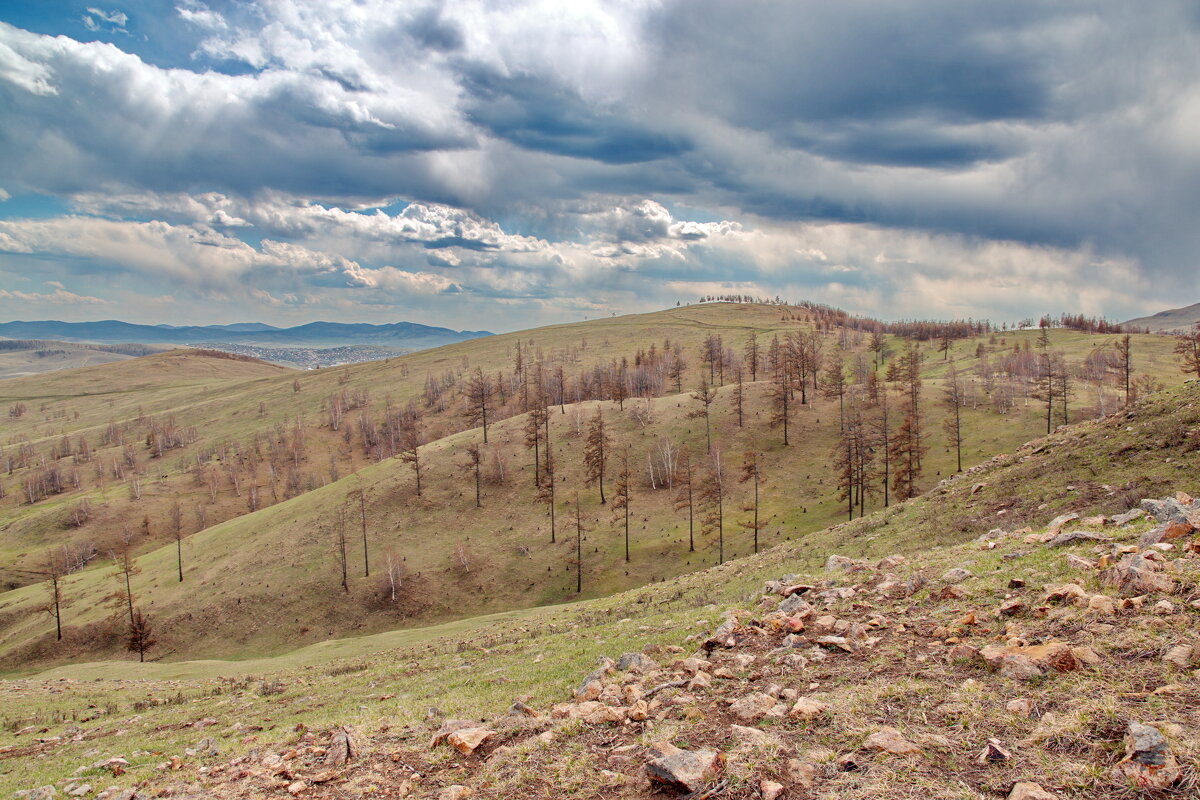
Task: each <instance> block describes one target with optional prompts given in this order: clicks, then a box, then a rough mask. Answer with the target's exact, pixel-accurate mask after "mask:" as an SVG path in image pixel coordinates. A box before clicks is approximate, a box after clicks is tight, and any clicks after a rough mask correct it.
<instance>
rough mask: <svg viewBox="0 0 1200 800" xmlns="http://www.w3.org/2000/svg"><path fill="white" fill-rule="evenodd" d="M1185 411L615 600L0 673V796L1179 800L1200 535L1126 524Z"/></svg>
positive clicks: (1179, 461)
mask: <svg viewBox="0 0 1200 800" xmlns="http://www.w3.org/2000/svg"><path fill="white" fill-rule="evenodd" d="M1198 409H1200V384H1196V383H1195V382H1190V383H1189V384H1187V385H1185V386H1183V387H1177V388H1173V389H1168V390H1166V391H1162V392H1158V393H1155V394H1152V395H1150V396H1149V397H1147V398H1146V399H1144V400H1142V401H1140V402H1138V403H1137V404H1135V405H1134V406H1133V407H1131V408H1130V409H1129V410H1128V411H1127V412H1123V413H1120V414H1115V415H1111V416H1109V417H1106V418H1104V419H1101V420H1094V421H1087V422H1082V423H1078V424H1075V425H1073V426H1070V427H1066V428H1063V429H1061V430H1059V431H1057V432H1056V433H1054V434H1053V435H1051V436H1048V437H1044V438H1040V439H1038V440H1036V441H1033V442H1030V443H1029V444H1028V445H1026V446H1023V447H1020V448H1018V449H1016V450H1015V451H1014V452H1012V453H1010V454H1007V455H1004V456H1001V457H998V458H995V459H991V460H989V462H988V463H987V464H986V465H983V466H981V467H980V468H978V469H973V470H971V471H970V472H969V474H964V475H962V476H956V477H955V478H952V479H950V480H947V481H945V482H943V483H940V484H939V485H937V486H936V487H935V488H934V489H933V490H932V491H931V492H929V493H928V494H926V495H924V496H922V497H919V498H915V499H913V500H910V501H907V502H905V503H902V504H898V505H896V506H893V507H891V508H889V509H886V510H880V511H877V512H874V513H872V514H869V515H867V516H866V517H864V518H862V519H859V520H855V521H854V522H851V523H848V524H839V525H836V526H833V527H830V528H828V529H825V530H822V531H819V532H814V533H812V534H810V535H809V536H806V537H804V538H802V539H798V540H795V541H791V542H783V543H781V544H778V545H776V546H774V547H772V548H770V549H768V550H765V551H764V552H762V553H760V554H758V555H751V556H745V557H742V558H739V559H737V560H735V561H731V562H729V563H726V564H724V565H721V566H714V567H709V568H706V569H704V570H703V571H700V572H696V573H692V574H689V575H684V576H680V577H677V578H672V579H668V580H666V581H663V582H660V583H654V584H651V585H648V586H645V587H641V588H637V589H633V590H630V591H627V592H623V593H619V594H615V595H612V596H609V597H605V598H600V599H595V600H588V601H584V602H579V603H573V604H570V605H565V606H554V607H548V608H535V609H528V610H526V611H521V612H510V613H506V614H499V615H492V616H487V617H480V618H476V619H470V620H463V621H460V622H455V623H452V624H447V625H442V626H437V627H431V628H423V629H414V630H401V631H395V632H389V633H383V634H378V635H375V636H365V637H358V638H353V639H343V640H339V641H334V642H327V643H323V644H319V645H314V646H311V647H308V648H303V649H300V650H296V651H294V652H290V653H288V654H287V655H284V656H281V657H279V658H274V659H263V658H259V659H255V660H250V661H244V662H236V661H235V662H219V661H195V662H182V663H153V664H137V663H134V664H130V663H128V662H127V661H118V662H100V663H92V664H81V665H74V666H67V667H63V668H59V669H56V670H53V671H50V672H46V673H43V674H40V675H36V676H32V677H30V678H28V679H24V680H19V681H8V682H3V683H0V692H2V693H3V697H4V700H5V702H4V712H3V721H4V722H5V723H6V725H5V727H4V728H3V729H0V785H3V786H4V787H5V788H6V789H9V790H16V789H31V788H34V787H38V786H42V785H47V784H52V785H57V786H58V787H60V788H62V789H64V790H68V791H69V790H71V789H73V788H76V787H79V786H82V785H84V784H87V785H88V786H90V787H93V791H95V789H94V787H96V786H98V785H100V786H113V787H116V788H115V789H114V791H113V793H112V795H110V796H116V794H117V792H118V791H120V790H121V789H122V788H123V787H135V788H136V789H137V791H138V792H139V793H140V792H143V791H153V792H165V793H170V794H172V795H181V796H191V795H194V796H201V795H202V796H205V797H215V798H234V797H247V796H252V795H262V796H295V795H303V796H306V797H315V798H333V797H346V796H356V795H358V794H364V795H365V794H382V795H384V796H398V797H415V798H449V797H466V796H470V797H472V798H482V799H483V800H499V798H505V797H512V796H517V795H519V796H522V797H532V798H572V799H575V798H578V799H579V800H583V798H593V797H598V796H605V797H615V798H628V799H629V800H632V799H633V798H650V797H660V796H673V794H672V793H674V794H683V793H686V792H687V791H689V790H690V788H696V787H689V789H675V790H672V789H671V788H669V787H662V786H661V785H658V786H656V784H655V783H653V782H651V780H649V778H650V777H651V776H654V775H659V776H662V775H663V774H664V772H663V770H664V769H666V768H667V767H670V766H672V765H674V766H675V767H676V771H675V772H674V773H671V772H670V770H668V774H680V775H683V774H686V773H683V772H679V770H678V767H679V766H680V765H681V764H685V763H689V760H690V761H697V760H704V759H707V761H704V763H706V764H709V767H707V768H706V769H705V770H704V771H703V772H701V771H699V770H698V771H697V772H696V773H695V775H696V780H697V781H698V784H697V786H698V787H699V790H702V791H709V792H713V793H715V795H714V796H725V797H730V798H738V799H739V800H749V799H750V798H760V797H764V796H772V795H771V793H775V795H774V796H779V795H778V793H779V792H781V791H782V792H786V794H784V795H783V796H784V797H799V798H835V797H836V798H853V799H854V800H867V798H876V797H907V796H915V793H917V792H919V793H920V795H921V796H924V797H929V798H946V799H947V800H949V798H960V797H970V798H980V800H982V798H989V797H1009V798H1025V799H1026V800H1038V799H1040V798H1114V797H1128V798H1135V797H1155V798H1157V797H1186V796H1191V795H1192V794H1193V793H1194V789H1195V786H1196V783H1195V781H1196V776H1197V774H1198V773H1197V768H1198V766H1200V735H1198V731H1200V716H1198V713H1200V712H1198V711H1197V709H1198V708H1200V705H1198V704H1197V702H1196V692H1197V685H1198V684H1197V675H1196V672H1195V668H1196V667H1197V666H1200V647H1197V646H1196V645H1197V644H1200V643H1198V642H1197V640H1196V639H1195V630H1196V624H1197V620H1198V619H1200V618H1198V616H1197V615H1198V614H1200V607H1198V606H1200V604H1198V603H1197V602H1196V601H1195V592H1196V587H1197V586H1198V585H1200V583H1198V582H1200V570H1198V569H1197V563H1198V562H1197V554H1198V553H1200V540H1197V538H1196V537H1197V534H1196V532H1195V530H1194V529H1192V530H1191V531H1190V532H1188V533H1182V534H1181V535H1180V536H1179V538H1176V539H1172V540H1171V541H1170V542H1169V543H1165V544H1164V545H1163V546H1161V547H1153V546H1149V545H1147V544H1146V542H1147V541H1148V540H1147V535H1148V534H1150V533H1151V532H1152V531H1154V530H1155V525H1156V524H1157V522H1158V520H1157V519H1152V518H1151V517H1150V515H1149V514H1147V513H1146V512H1145V511H1144V510H1143V509H1144V508H1148V509H1151V510H1152V512H1153V513H1155V514H1158V515H1160V516H1161V515H1162V513H1163V511H1162V509H1163V508H1165V507H1166V506H1167V502H1168V501H1169V502H1172V503H1176V502H1178V503H1181V504H1186V503H1190V502H1191V498H1190V497H1189V496H1188V495H1187V494H1186V493H1187V492H1191V493H1196V492H1197V490H1200V485H1198V484H1197V483H1196V479H1195V475H1194V471H1193V470H1192V469H1191V467H1190V464H1191V461H1192V456H1193V455H1194V453H1195V452H1196V450H1197V448H1200V439H1198V438H1197V431H1198V430H1200V427H1198V426H1200V411H1198ZM1176 492H1179V493H1180V494H1179V495H1178V498H1175V497H1174V495H1175V493H1176ZM1143 495H1145V496H1148V497H1160V496H1164V495H1165V496H1166V498H1167V500H1164V501H1153V502H1149V503H1143V502H1140V500H1139V498H1140V497H1141V496H1143ZM1131 506H1132V507H1133V508H1134V511H1133V512H1131V513H1127V514H1126V513H1124V512H1125V510H1126V509H1127V508H1129V507H1131ZM1181 507H1182V506H1181ZM1097 515H1104V516H1097ZM1115 515H1121V516H1120V517H1119V518H1116V519H1114V516H1115ZM1162 527H1165V526H1162ZM980 531H982V535H977V532H980ZM1064 532H1065V534H1064ZM1060 534H1063V535H1060ZM1143 548H1146V550H1147V551H1151V552H1153V553H1157V554H1158V555H1157V556H1152V557H1151V556H1146V555H1143V554H1142V550H1143ZM1118 559H1120V561H1119V562H1118ZM1105 563H1109V564H1118V565H1119V566H1124V565H1134V564H1139V565H1142V566H1140V567H1139V569H1140V570H1142V572H1141V573H1139V574H1140V575H1143V576H1158V577H1155V578H1154V580H1153V584H1154V586H1153V588H1148V585H1147V586H1142V585H1140V584H1134V583H1131V582H1129V581H1130V580H1131V579H1133V578H1135V575H1134V573H1133V572H1131V571H1129V570H1128V569H1125V570H1124V571H1123V570H1122V569H1116V568H1109V569H1105V568H1104V564H1105ZM1156 564H1157V566H1156ZM781 576H783V577H782V580H781ZM1164 577H1166V579H1167V580H1166V581H1164V580H1163V578H1164ZM1136 579H1137V580H1143V578H1141V577H1138V578H1136ZM1144 579H1145V580H1149V577H1145V578H1144ZM782 591H786V592H788V593H789V594H791V593H793V592H794V593H795V594H794V595H793V596H791V597H789V598H788V599H787V600H783V598H782V597H781V596H780V593H781V592H782ZM781 610H784V611H783V613H780V612H781ZM838 630H840V631H842V634H836V633H835V632H836V631H838ZM791 631H798V632H795V633H792V632H791ZM638 654H640V655H638ZM618 655H620V656H621V658H620V660H619V661H618V662H616V663H614V661H613V659H615V658H616V657H617V656H618ZM1051 656H1052V658H1051ZM602 657H603V658H607V659H609V660H601V661H600V662H599V665H598V666H597V661H598V659H601V658H602ZM1039 659H1040V661H1039ZM1039 663H1040V664H1042V665H1041V666H1039ZM589 673H590V674H589ZM585 676H586V677H585ZM597 696H598V699H588V698H596V697H597ZM639 702H641V703H642V704H641V705H639ZM456 728H457V729H460V730H463V731H464V734H467V735H465V736H462V737H458V738H452V740H451V741H452V743H454V747H451V746H449V745H447V744H439V743H438V740H439V738H441V737H445V736H446V734H447V732H451V731H454V730H455V729H456ZM439 729H441V730H442V731H443V732H442V733H441V734H440V737H439V736H435V733H437V732H438V730H439ZM1147 729H1149V730H1147ZM468 731H469V732H470V733H469V734H468ZM431 737H433V738H431ZM1142 742H1146V743H1149V746H1151V747H1152V748H1153V749H1152V751H1145V752H1152V754H1153V755H1154V758H1153V759H1149V758H1143V757H1141V756H1139V755H1138V754H1139V752H1143V751H1141V750H1139V746H1143V747H1144V746H1146V745H1141V743H1142ZM460 743H461V745H460ZM663 743H666V744H663ZM343 745H348V746H345V747H343ZM455 747H461V749H462V750H463V752H462V753H460V752H458V750H456V749H455ZM672 747H673V748H676V750H672V749H671V748H672ZM671 752H674V753H675V759H674V760H672V761H666V762H664V760H663V758H662V754H663V753H671ZM663 791H665V792H667V794H666V795H663V794H660V792H663ZM468 793H469V794H468Z"/></svg>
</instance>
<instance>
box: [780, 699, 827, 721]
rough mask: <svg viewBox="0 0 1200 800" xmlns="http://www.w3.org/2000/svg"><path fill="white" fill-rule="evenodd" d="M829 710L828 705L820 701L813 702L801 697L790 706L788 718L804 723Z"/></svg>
mask: <svg viewBox="0 0 1200 800" xmlns="http://www.w3.org/2000/svg"><path fill="white" fill-rule="evenodd" d="M828 710H829V704H828V703H822V702H821V701H820V700H814V699H812V698H811V697H801V698H799V699H798V700H797V701H796V704H795V705H794V706H792V709H791V711H789V712H788V716H789V717H791V718H792V719H799V720H804V721H805V722H807V721H809V720H812V719H816V718H817V717H819V716H821V715H822V714H824V713H825V712H826V711H828Z"/></svg>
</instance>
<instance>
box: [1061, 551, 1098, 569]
mask: <svg viewBox="0 0 1200 800" xmlns="http://www.w3.org/2000/svg"><path fill="white" fill-rule="evenodd" d="M1067 566H1068V567H1070V568H1071V569H1081V570H1087V571H1088V572H1091V571H1092V570H1094V569H1095V568H1096V563H1095V562H1094V561H1088V560H1087V559H1086V558H1080V557H1079V556H1077V555H1075V554H1074V553H1067Z"/></svg>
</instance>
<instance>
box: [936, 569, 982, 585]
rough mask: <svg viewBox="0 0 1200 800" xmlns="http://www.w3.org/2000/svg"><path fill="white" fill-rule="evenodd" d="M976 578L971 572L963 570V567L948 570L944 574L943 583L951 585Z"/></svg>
mask: <svg viewBox="0 0 1200 800" xmlns="http://www.w3.org/2000/svg"><path fill="white" fill-rule="evenodd" d="M974 577H975V576H974V574H972V573H971V571H970V570H968V569H963V568H962V567H955V568H954V569H948V570H946V571H945V572H943V573H942V582H943V583H950V584H955V583H962V582H963V581H965V580H967V579H969V578H974Z"/></svg>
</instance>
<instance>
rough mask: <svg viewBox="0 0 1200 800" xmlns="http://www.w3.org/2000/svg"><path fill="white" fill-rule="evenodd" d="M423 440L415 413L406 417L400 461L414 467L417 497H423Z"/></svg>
mask: <svg viewBox="0 0 1200 800" xmlns="http://www.w3.org/2000/svg"><path fill="white" fill-rule="evenodd" d="M423 438H424V437H423V436H422V435H421V426H420V422H419V420H418V419H417V415H416V413H415V411H414V413H412V414H408V415H406V416H405V419H404V424H403V427H402V428H401V430H400V460H401V461H403V462H404V463H405V464H408V465H409V466H410V467H412V471H413V475H414V476H415V477H416V481H417V497H420V496H421V443H422V439H423Z"/></svg>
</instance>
